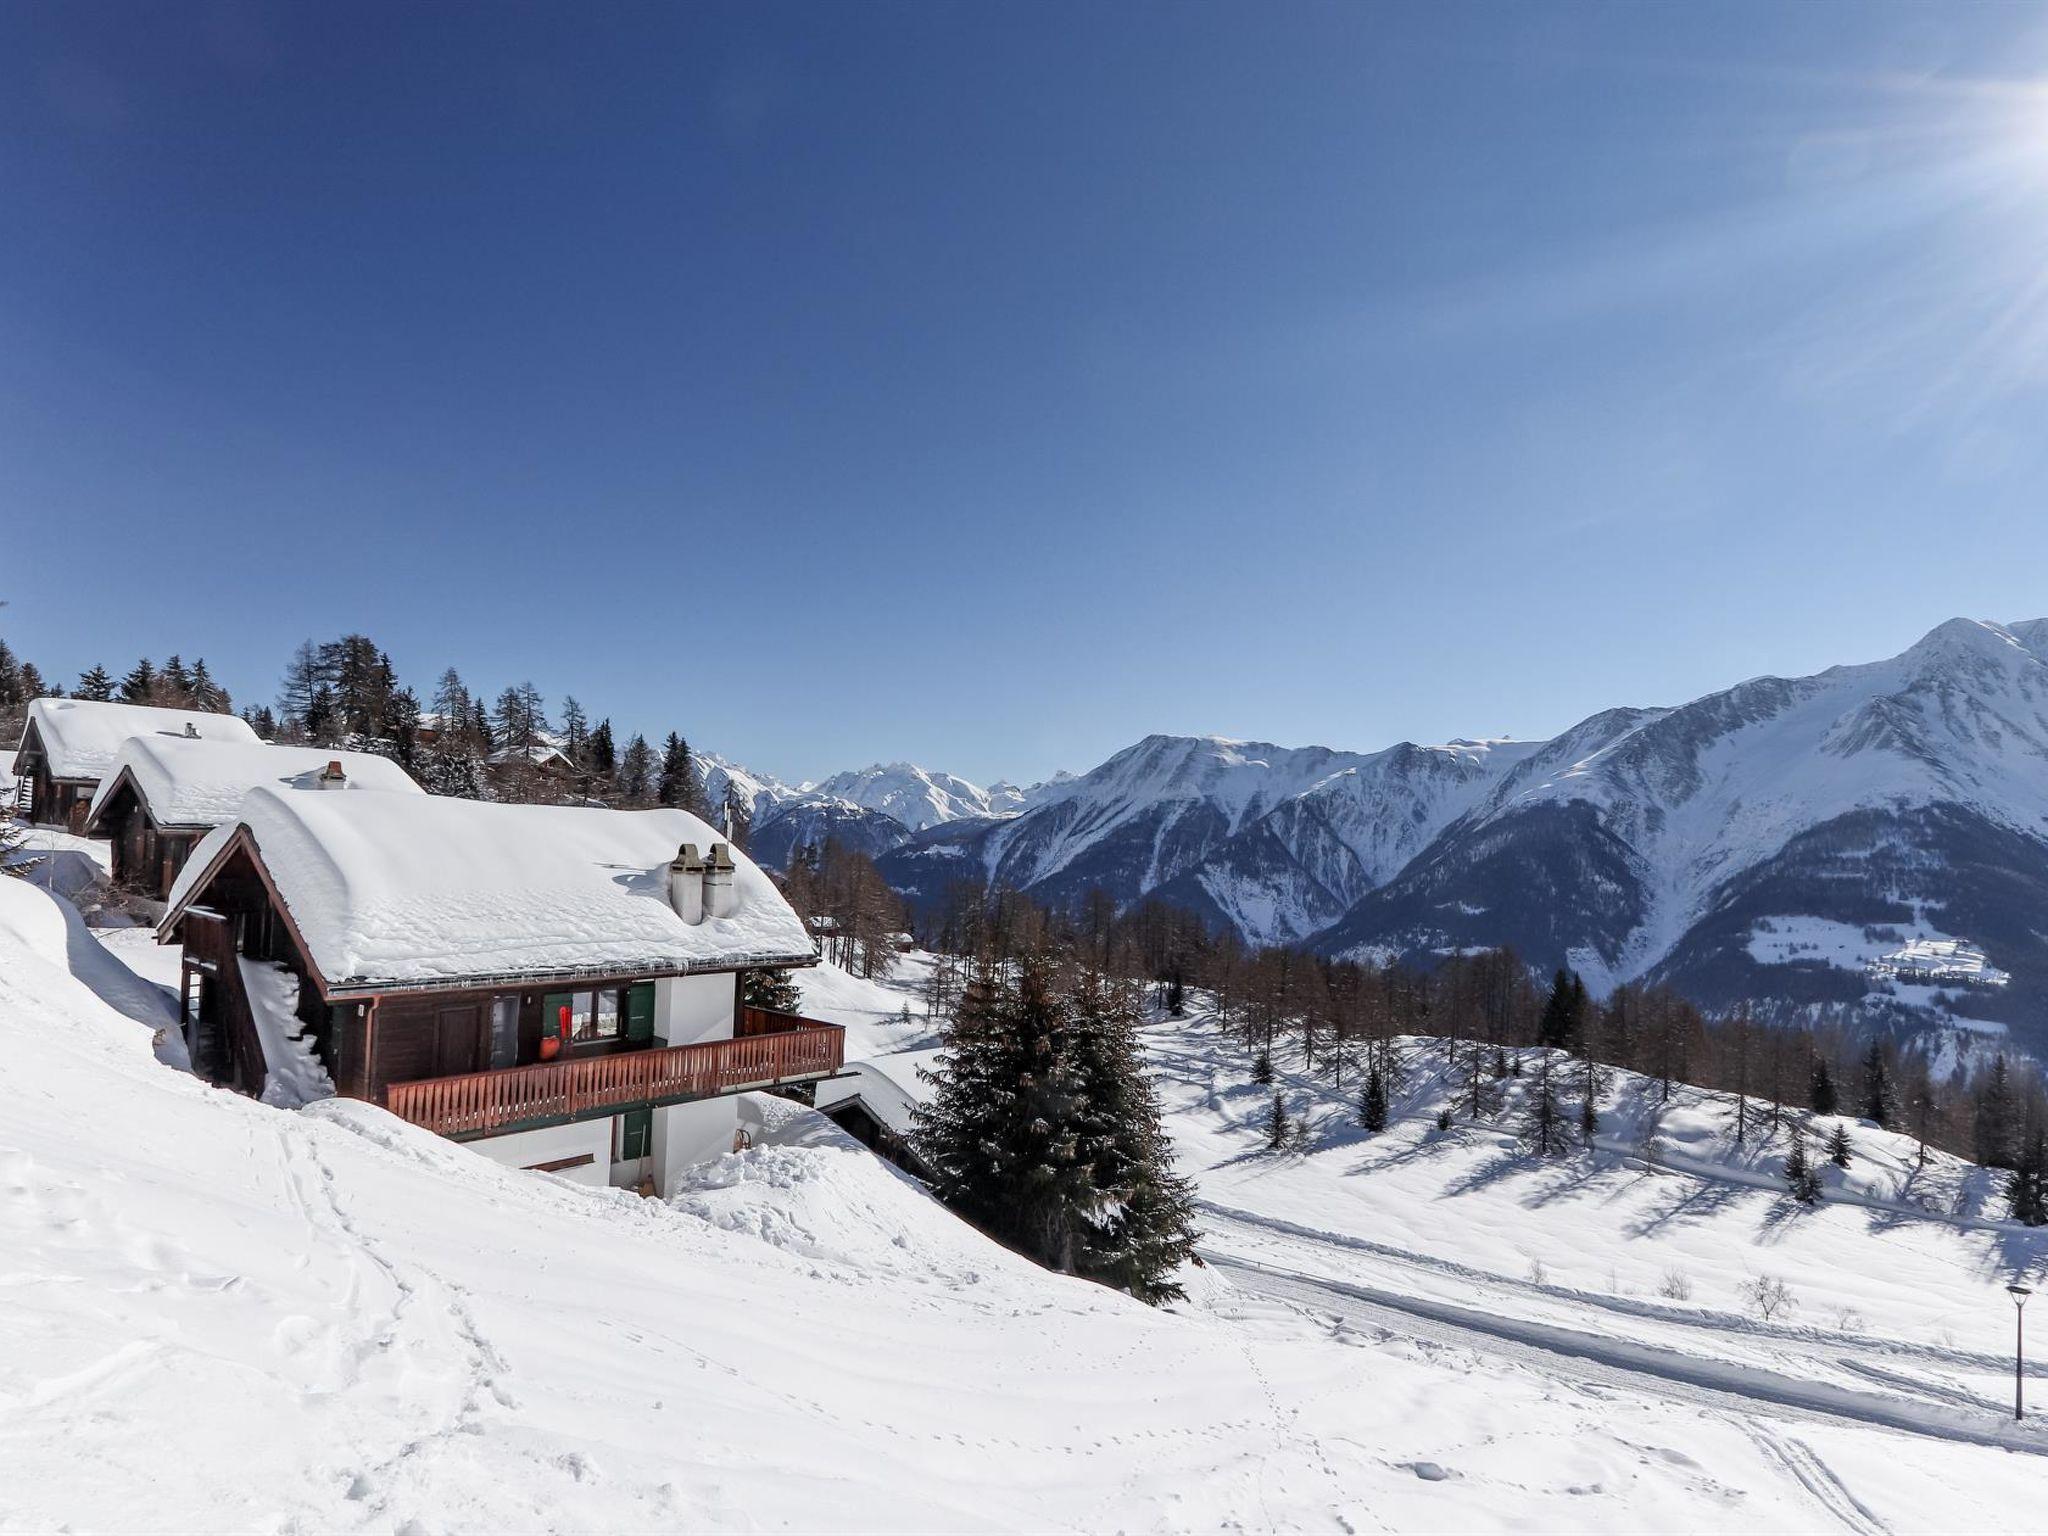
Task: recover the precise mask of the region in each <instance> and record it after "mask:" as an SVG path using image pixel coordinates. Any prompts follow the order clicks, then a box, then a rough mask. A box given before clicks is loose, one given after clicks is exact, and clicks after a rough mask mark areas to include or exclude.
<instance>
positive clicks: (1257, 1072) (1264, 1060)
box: [1252, 1046, 1273, 1088]
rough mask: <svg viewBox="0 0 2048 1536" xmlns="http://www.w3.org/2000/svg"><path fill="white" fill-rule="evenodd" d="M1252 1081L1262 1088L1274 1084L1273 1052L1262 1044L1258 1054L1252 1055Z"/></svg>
mask: <svg viewBox="0 0 2048 1536" xmlns="http://www.w3.org/2000/svg"><path fill="white" fill-rule="evenodd" d="M1252 1081H1253V1082H1255V1083H1257V1084H1258V1085H1259V1086H1260V1087H1261V1088H1268V1087H1271V1086H1272V1083H1273V1053H1272V1052H1271V1051H1269V1050H1267V1049H1266V1048H1265V1047H1264V1046H1260V1047H1259V1050H1258V1054H1257V1055H1255V1056H1253V1057H1252Z"/></svg>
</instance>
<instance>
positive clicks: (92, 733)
mask: <svg viewBox="0 0 2048 1536" xmlns="http://www.w3.org/2000/svg"><path fill="white" fill-rule="evenodd" d="M136 736H164V737H189V738H197V739H200V740H204V741H227V742H240V743H242V744H243V745H245V746H256V745H258V744H259V743H258V741H257V738H256V732H255V731H254V730H252V729H250V726H249V722H248V721H246V720H244V719H242V718H241V717H240V716H239V715H215V714H208V713H207V712H205V711H204V710H197V709H158V708H156V707H155V706H153V705H146V704H114V703H108V702H103V701H101V700H97V699H55V698H51V699H37V700H36V701H35V702H34V703H32V704H30V705H29V707H28V723H27V724H26V725H25V726H23V727H22V732H21V747H20V750H19V751H18V752H17V753H16V754H15V765H14V771H15V772H16V773H18V774H20V775H21V776H22V777H23V778H24V779H26V780H27V781H28V785H29V791H28V793H29V801H28V807H27V811H28V819H29V820H30V821H32V822H35V823H36V824H37V825H38V826H49V827H63V828H64V829H65V830H67V831H70V832H83V831H84V830H85V819H86V815H87V813H88V811H89V809H90V807H91V805H92V797H93V795H94V794H95V793H96V792H97V791H98V789H99V787H100V781H101V780H102V779H105V778H107V777H108V776H109V775H110V774H111V773H112V772H113V767H114V759H115V758H116V757H118V756H119V755H120V752H121V748H122V746H123V744H124V743H126V742H127V741H128V740H129V739H130V738H131V737H136Z"/></svg>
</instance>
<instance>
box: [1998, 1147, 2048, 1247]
mask: <svg viewBox="0 0 2048 1536" xmlns="http://www.w3.org/2000/svg"><path fill="white" fill-rule="evenodd" d="M2015 1161H2016V1162H2017V1163H2018V1166H2017V1167H2016V1168H2014V1169H2013V1173H2012V1177H2011V1179H2009V1180H2008V1181H2007V1182H2006V1186H2005V1198H2006V1203H2007V1207H2008V1209H2009V1210H2010V1211H2011V1214H2012V1219H2013V1220H2014V1221H2023V1222H2025V1223H2026V1224H2027V1225H2028V1226H2030V1227H2038V1226H2042V1225H2048V1133H2044V1132H2043V1131H2042V1130H2041V1129H2040V1128H2038V1127H2037V1128H2036V1129H2035V1131H2034V1133H2033V1135H2031V1136H2029V1137H2028V1138H2027V1139H2026V1142H2025V1144H2024V1146H2023V1147H2022V1148H2021V1151H2020V1155H2019V1156H2018V1158H2016V1159H2015Z"/></svg>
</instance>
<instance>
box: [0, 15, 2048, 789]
mask: <svg viewBox="0 0 2048 1536" xmlns="http://www.w3.org/2000/svg"><path fill="white" fill-rule="evenodd" d="M2043 81H2048V13H2044V12H2043V11H2042V10H2041V9H2039V8H2036V7H1999V6H1991V5H1985V6H1976V7H1942V8H1935V7H1931V6H1929V7H1892V6H1885V5H1848V4H1840V5H1834V4H1819V3H1815V4H1807V5H1791V6H1787V5H1783V4H1762V5H1753V6H1751V5H1712V6H1678V5H1649V6H1644V5H1635V4H1615V5H1583V6H1581V5H1569V6H1568V5H1525V4H1500V5H1491V6H1473V5H1465V6H1460V5H1443V6H1439V5H1421V4H1416V5H1409V6H1378V5H1370V4H1365V3H1362V0H1360V3H1349V4H1343V5H1333V6H1316V5H1305V4H1290V5H1284V6H1270V5H1243V6H1212V5H1200V4H1185V3H1176V4H1171V5H1103V4H1085V5H1073V6H1059V5H1044V4H1032V5H1018V6H1009V7H994V6H981V5H959V4H950V3H947V4H933V5H928V6H886V5H878V4H865V3H863V4H860V5H840V4H830V5H826V4H819V5H812V6H787V5H773V4H767V5H764V4H744V5H734V6H729V7H724V6H693V5H683V4H664V5H651V6H644V7H635V6H620V5H615V6H606V7H603V8H601V9H599V10H596V11H593V10H591V9H589V8H583V7H569V6H559V7H549V8H531V7H515V6H499V5H488V6H486V5H445V6H442V5H437V6H410V7H391V8H385V7H381V6H376V5H350V6H345V7H331V6H330V7H293V8H279V9H276V10H269V9H265V8H261V7H242V6H234V5H212V6H193V7H165V6H142V5H137V6H131V7H111V8H109V7H99V6H93V5H88V4H76V3H63V4H50V5H41V6H38V5H26V4H24V5H14V6H10V7H9V8H7V10H6V11H5V13H4V15H0V219H4V221H5V226H4V234H0V597H5V598H8V599H9V600H10V601H11V606H10V607H9V608H8V609H7V610H6V612H5V614H4V615H0V618H4V631H0V632H4V633H5V634H6V635H7V637H8V638H9V640H10V641H11V643H13V645H14V646H15V648H16V649H17V650H19V651H21V652H22V653H23V654H25V655H27V656H28V657H30V658H31V659H34V660H36V661H37V662H39V663H40V664H42V665H43V666H44V667H46V668H47V669H49V670H50V671H52V672H54V673H58V674H62V675H64V676H65V677H67V678H68V677H69V676H71V675H72V674H75V673H76V672H77V671H78V670H79V669H80V668H82V667H84V666H86V665H88V664H90V663H92V662H94V661H103V662H105V664H106V665H108V666H109V667H114V668H118V667H124V666H126V665H127V664H128V663H129V662H130V661H132V659H133V658H134V656H135V655H137V654H138V653H140V652H143V651H147V652H149V653H150V654H151V655H152V656H156V657H159V658H160V657H161V656H162V655H163V654H164V653H165V652H166V651H170V650H173V649H176V650H179V651H182V652H183V653H184V654H185V655H186V656H187V658H188V659H189V658H190V657H191V656H192V655H194V654H195V653H203V654H205V655H206V656H207V657H208V659H209V660H210V661H211V663H212V664H213V665H214V667H215V669H216V671H217V672H218V673H219V674H220V675H221V677H222V678H223V680H224V681H225V682H226V683H227V684H228V685H229V686H230V687H231V688H233V689H234V691H235V692H236V694H237V696H238V697H239V698H242V699H249V698H257V697H267V696H268V695H270V694H271V693H273V692H274V690H275V687H276V682H277V675H278V672H279V671H280V669H281V668H282V665H283V663H284V660H285V658H286V656H287V655H288V653H289V651H290V649H291V647H292V645H293V644H294V643H296V642H297V641H298V640H300V639H302V638H305V637H307V636H312V637H316V638H325V637H328V636H332V635H335V634H338V633H341V632H343V631H346V630H362V631H365V632H367V633H369V634H371V635H373V636H374V637H376V638H377V639H378V640H379V641H381V642H382V643H383V644H384V645H385V646H386V648H387V649H388V650H389V651H390V652H391V654H392V656H393V659H394V661H395V662H396V663H397V665H398V668H399V670H400V673H401V675H402V676H403V677H405V678H406V679H407V680H409V681H411V682H413V683H415V684H416V685H417V686H420V687H421V688H422V689H423V690H424V689H425V688H427V687H429V686H431V683H432V680H433V677H434V676H435V675H436V674H437V673H438V672H439V670H440V668H441V667H442V666H443V665H446V664H448V663H451V662H452V663H453V664H455V665H456V666H458V667H459V668H461V670H462V671H463V673H464V674H465V676H467V677H468V679H469V680H470V681H471V683H472V684H473V685H477V686H483V687H489V688H491V689H495V688H496V687H498V686H500V685H502V684H503V683H505V682H508V681H517V680H520V679H526V678H531V679H532V680H533V681H534V682H536V683H537V684H538V685H539V686H540V687H541V688H542V689H543V690H544V691H545V692H546V693H548V694H549V695H550V697H551V698H555V697H558V696H559V695H560V694H562V693H563V692H565V691H569V690H574V691H575V692H577V693H578V694H579V695H580V696H581V697H582V698H583V700H584V702H585V703H586V705H588V706H589V707H590V708H591V709H592V710H593V711H594V712H596V713H608V714H610V715H612V716H613V717H614V718H615V719H616V720H617V721H618V722H619V723H620V724H621V725H622V726H623V727H626V728H634V727H637V728H641V729H645V730H647V731H649V732H655V731H659V730H666V729H668V728H669V727H670V726H672V725H673V726H680V727H682V728H684V729H685V730H686V731H687V732H688V733H689V735H690V736H691V738H692V740H693V741H694V742H696V743H698V744H700V745H704V746H708V747H710V748H712V749H714V750H719V751H723V752H725V753H727V754H729V755H732V756H736V757H738V758H740V759H742V760H744V761H748V762H751V763H753V764H755V765H757V766H759V767H761V768H764V769H767V770H770V771H773V772H777V773H780V774H782V775H785V776H788V777H792V778H797V777H803V776H820V775H823V774H824V773H827V772H830V771H832V770H834V769H837V768H841V767H848V766H857V765H859V764H863V763H866V762H868V761H871V760H874V759H877V758H894V757H909V758H913V759H916V760H919V761H922V762H925V763H927V764H928V765H931V766H936V767H944V768H948V769H951V770H953V771H955V772H960V773H964V774H967V775H968V776H969V777H977V778H981V779H990V778H994V777H998V776H1009V777H1013V778H1020V779H1025V778H1032V777H1037V776H1040V775H1043V774H1045V773H1047V772H1049V771H1051V770H1053V769H1055V768H1059V767H1069V768H1077V769H1078V768H1085V767H1087V766H1089V765H1091V764H1092V763H1094V762H1095V761H1097V760H1099V759H1100V758H1101V757H1103V756H1105V755H1106V754H1107V753H1108V752H1110V751H1112V750H1114V749H1115V748H1117V747H1118V746H1121V745H1123V744H1125V743H1126V742H1128V741H1130V740H1132V739H1134V738H1135V737H1136V736H1138V735H1140V734H1142V733H1143V732H1146V731H1152V730H1163V731H1216V732H1221V733H1224V734H1228V735H1236V736H1249V737H1256V738H1262V739H1268V740H1277V741H1281V742H1284V743H1300V742H1307V741H1316V742H1323V743H1327V744H1330V745H1336V746H1344V747H1353V748H1372V747H1377V746H1381V745H1385V744H1387V743H1389V742H1392V741H1395V740H1398V739H1401V738H1403V737H1408V738H1413V739H1419V740H1438V739H1443V738H1446V737H1449V736H1453V735H1459V734H1467V735H1478V734H1496V733H1512V734H1518V735H1531V734H1549V733H1551V732H1554V731H1557V730H1559V729H1561V728H1563V727H1564V726H1566V725H1568V724H1570V723H1572V722H1573V721H1574V720H1576V719H1578V718H1580V717H1582V716H1584V715H1585V714H1588V713H1590V712H1592V711H1593V710H1596V709H1599V708H1603V707H1606V706H1610V705H1615V704H1622V703H1638V704H1641V703H1656V702H1675V701H1677V700H1680V699H1682V698H1685V697H1689V696H1692V695H1694V694H1697V693H1699V692H1702V691H1705V690H1707V689H1709V688H1713V687H1716V686H1720V685H1724V684H1726V683H1729V682H1732V681H1735V680H1737V679H1739V678H1742V677H1746V676H1750V675H1754V674H1757V673H1760V672H1766V671H1775V672H1785V673H1790V672H1801V671H1808V670H1813V669H1816V668H1818V667H1821V666H1824V665H1827V664H1830V663H1832V662H1836V661H1847V660H1862V659H1868V658H1872V657H1875V656H1878V655H1882V654H1888V653H1890V652H1892V651H1895V650H1897V649H1899V648H1901V647H1902V646H1904V645H1905V644H1907V643H1909V642H1910V641H1911V640H1912V639H1914V638H1915V637H1916V636H1917V635H1918V634H1920V633H1921V632H1922V631H1924V630H1925V629H1927V628H1929V627H1931V626H1932V625H1933V624H1934V623H1936V622H1938V621H1939V620H1941V619H1943V618H1945V617H1948V616H1951V615H1954V614H1958V613H1961V614H1968V615H1972V616H1979V617H1993V618H2019V617H2033V616H2037V615H2039V614H2042V613H2044V612H2048V580H2044V577H2048V506H2044V494H2043V492H2044V489H2048V432H2044V431H2043V430H2041V428H2042V422H2043V420H2044V405H2048V393H2044V389H2043V385H2044V382H2048V379H2044V375H2048V277H2044V273H2043V267H2042V260H2043V252H2044V251H2048V86H2044V85H2043V84H2042V83H2040V82H2043Z"/></svg>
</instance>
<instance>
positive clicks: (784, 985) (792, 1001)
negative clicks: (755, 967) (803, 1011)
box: [740, 970, 804, 1013]
mask: <svg viewBox="0 0 2048 1536" xmlns="http://www.w3.org/2000/svg"><path fill="white" fill-rule="evenodd" d="M740 996H741V1001H742V1002H743V1003H745V1005H746V1006H747V1007H749V1008H765V1009H766V1010H767V1011H768V1012H770V1013H795V1012H796V1011H797V1010H798V1009H800V1008H801V1007H803V1001H804V995H803V993H802V992H801V991H800V990H799V989H798V987H797V984H796V979H795V978H794V977H793V976H792V975H791V974H790V973H789V972H788V971H782V970H775V971H748V972H746V973H745V980H744V981H742V983H741V993H740Z"/></svg>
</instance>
